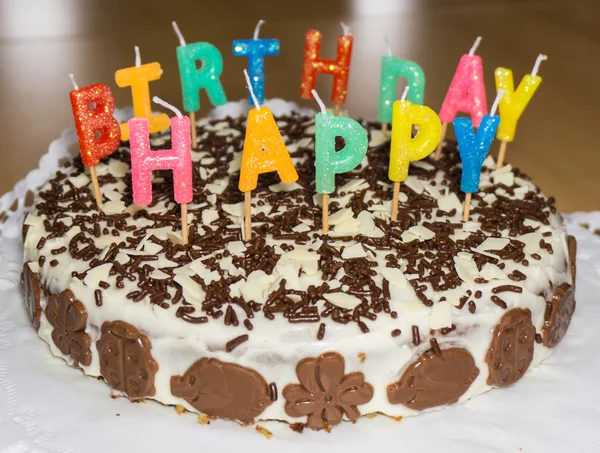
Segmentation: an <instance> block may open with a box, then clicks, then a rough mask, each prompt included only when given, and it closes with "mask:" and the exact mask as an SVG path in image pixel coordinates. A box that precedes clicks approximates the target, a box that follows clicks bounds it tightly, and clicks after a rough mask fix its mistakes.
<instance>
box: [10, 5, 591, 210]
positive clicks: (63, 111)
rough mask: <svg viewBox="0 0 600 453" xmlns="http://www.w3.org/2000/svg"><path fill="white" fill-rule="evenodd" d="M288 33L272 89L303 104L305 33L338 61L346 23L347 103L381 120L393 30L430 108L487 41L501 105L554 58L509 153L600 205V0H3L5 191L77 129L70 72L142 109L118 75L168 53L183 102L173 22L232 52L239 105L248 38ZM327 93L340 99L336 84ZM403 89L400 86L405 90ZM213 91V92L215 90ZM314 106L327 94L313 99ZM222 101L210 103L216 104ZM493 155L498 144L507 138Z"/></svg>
mask: <svg viewBox="0 0 600 453" xmlns="http://www.w3.org/2000/svg"><path fill="white" fill-rule="evenodd" d="M261 18H262V19H265V20H266V23H265V24H264V25H263V28H262V31H261V36H263V37H274V38H278V39H279V40H280V43H281V53H280V55H279V56H277V57H268V58H267V60H266V68H267V69H266V71H267V75H266V79H267V84H266V95H267V97H282V98H284V99H288V100H294V101H299V96H298V94H299V90H300V75H301V65H302V52H303V46H304V33H305V32H306V30H308V29H310V28H316V29H319V30H321V31H322V32H323V34H324V44H323V49H322V52H323V55H325V56H327V55H329V56H331V57H333V55H334V52H335V45H336V38H337V36H338V35H339V34H340V32H341V28H340V26H339V22H340V21H344V22H346V23H347V24H349V25H350V26H351V27H352V31H353V34H354V36H355V45H354V54H353V57H352V70H351V75H350V84H349V95H348V103H347V106H346V107H347V108H348V111H349V114H350V115H351V116H353V117H366V118H374V117H375V114H376V109H377V96H378V83H379V64H380V58H381V55H382V54H383V53H384V52H385V44H384V35H387V36H388V37H389V40H390V42H391V45H392V49H393V51H394V53H395V54H396V55H398V56H400V57H402V58H407V59H412V60H415V61H417V62H418V63H419V64H420V65H421V66H422V67H423V69H424V71H425V74H426V76H427V87H426V96H425V102H426V104H428V105H430V106H432V107H433V108H434V109H436V110H437V109H439V106H440V105H441V102H442V99H443V97H444V94H445V91H446V89H447V87H448V84H449V83H450V80H451V78H452V75H453V73H454V70H455V68H456V64H457V62H458V59H459V58H460V56H461V54H463V53H465V52H467V51H468V49H469V48H470V46H471V44H472V42H473V40H474V38H475V37H476V36H477V35H482V36H483V42H482V43H481V46H480V48H479V51H478V53H479V54H480V55H481V56H482V57H483V61H484V69H485V76H486V80H485V81H486V85H487V89H488V99H490V100H491V99H493V97H494V95H495V88H494V82H493V71H494V69H495V68H496V67H498V66H506V67H509V68H511V69H512V70H513V71H514V73H515V77H516V79H517V80H520V78H521V77H522V75H523V74H525V73H528V72H530V70H531V67H532V65H533V62H534V60H535V58H536V56H537V54H538V53H540V52H541V53H546V54H548V55H549V60H548V61H547V62H544V63H543V64H542V67H541V71H540V74H541V75H542V76H543V78H544V82H543V84H542V86H541V87H540V89H539V91H538V93H537V94H536V95H535V98H534V99H533V101H532V103H531V104H530V106H529V107H528V109H527V111H526V112H525V114H524V116H523V118H522V120H521V121H520V123H519V129H518V132H517V139H516V141H515V142H514V143H512V144H511V145H510V147H509V153H508V160H509V162H510V163H512V164H513V165H515V166H518V167H520V168H521V169H523V170H524V171H525V172H527V173H529V174H530V175H531V176H532V177H533V179H534V181H535V182H536V183H538V184H539V185H540V186H541V187H542V189H543V191H544V192H545V193H546V194H547V195H554V196H555V197H556V198H557V199H558V206H559V208H560V209H561V210H563V211H576V210H599V209H600V178H599V177H598V176H597V175H598V171H599V169H600V150H599V149H597V140H596V139H595V137H596V134H598V133H599V132H600V121H599V120H598V116H597V113H596V112H597V110H598V106H599V101H600V82H599V78H600V76H599V72H600V58H599V57H600V32H598V28H597V27H598V25H597V24H598V23H600V2H598V0H570V1H566V0H453V1H450V0H353V1H342V0H304V1H296V2H292V1H282V0H264V1H262V0H254V1H243V0H239V1H233V0H226V1H211V2H208V1H200V0H197V1H194V2H191V1H189V2H183V1H164V0H127V1H123V0H86V1H81V0H52V1H48V0H0V106H1V107H0V124H2V132H3V134H4V137H3V140H2V146H1V147H0V159H1V161H2V165H1V166H0V193H4V192H5V191H8V190H10V189H11V187H12V186H13V185H14V184H15V183H16V182H17V181H18V180H19V179H21V178H23V177H24V176H25V175H26V174H27V172H28V171H29V170H31V169H33V168H35V167H36V166H37V162H38V160H39V158H40V156H41V155H42V154H43V153H44V152H45V151H46V150H47V148H48V145H49V143H50V141H51V140H52V139H53V138H55V137H57V136H58V134H59V133H60V131H61V130H62V129H63V128H66V127H71V126H72V124H73V119H72V117H71V111H70V103H69V98H68V92H69V90H70V89H71V85H70V82H69V79H68V78H67V74H68V73H70V72H73V73H74V74H75V75H76V78H77V80H78V82H79V84H80V85H82V86H83V85H86V84H89V83H94V82H104V83H107V84H108V85H110V86H111V87H112V88H113V90H114V92H115V96H116V101H117V104H118V105H120V106H126V105H129V104H130V103H131V98H130V92H129V89H119V88H117V87H116V85H115V82H114V72H115V70H117V69H120V68H124V67H128V66H131V65H133V62H134V52H133V46H134V45H138V46H140V49H141V55H142V61H146V62H150V61H159V62H160V63H161V65H162V67H163V69H164V74H163V77H162V78H161V79H160V80H159V81H157V82H153V83H152V84H151V93H152V94H153V95H158V96H160V97H162V98H163V99H165V100H167V101H169V102H172V103H174V104H175V105H178V106H180V105H181V92H180V84H179V75H178V70H177V61H176V56H175V47H176V46H177V45H178V41H177V38H176V37H175V34H174V33H173V30H172V28H171V20H177V22H178V24H179V26H180V28H181V30H182V32H183V33H184V35H185V36H186V39H187V40H188V42H195V41H209V42H211V43H213V44H214V45H216V46H217V47H218V48H219V49H220V50H221V52H222V54H223V57H224V61H225V71H224V74H223V77H222V81H223V85H224V87H225V90H226V92H227V95H228V97H229V99H232V100H236V99H240V98H242V97H244V96H246V89H245V86H244V80H243V76H242V69H243V68H244V67H245V65H246V59H244V58H236V57H234V56H233V55H232V51H231V43H232V41H233V40H234V39H236V38H250V37H251V36H252V33H253V30H254V26H255V24H256V22H257V20H258V19H261ZM317 89H318V90H319V92H320V93H321V95H322V97H324V98H325V99H328V98H329V93H330V90H331V78H330V77H323V76H320V77H319V81H318V85H317ZM399 89H400V88H399ZM203 96H204V95H203ZM301 103H302V104H303V105H311V106H313V107H316V106H315V105H314V102H301ZM208 109H209V105H208V101H207V99H206V97H205V96H204V97H203V98H202V112H200V115H203V114H205V113H206V112H207V111H208ZM493 152H494V153H495V152H497V144H495V145H494V150H493Z"/></svg>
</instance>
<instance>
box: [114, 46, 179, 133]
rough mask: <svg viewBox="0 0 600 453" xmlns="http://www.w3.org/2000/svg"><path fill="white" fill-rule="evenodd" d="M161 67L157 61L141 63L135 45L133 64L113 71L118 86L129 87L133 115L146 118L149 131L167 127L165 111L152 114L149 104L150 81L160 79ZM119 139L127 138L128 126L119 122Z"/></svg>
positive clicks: (167, 119) (162, 129)
mask: <svg viewBox="0 0 600 453" xmlns="http://www.w3.org/2000/svg"><path fill="white" fill-rule="evenodd" d="M161 75H162V69H161V67H160V64H159V63H156V62H155V63H147V64H141V58H140V49H139V47H138V46H135V66H133V67H131V68H125V69H119V70H118V71H117V72H115V81H116V82H117V85H118V86H119V87H120V88H123V87H131V97H132V99H133V116H135V117H136V118H146V119H147V120H148V129H149V131H150V132H151V133H153V132H160V131H164V130H165V129H168V128H169V116H168V115H167V114H166V113H159V114H157V115H152V107H151V105H150V86H149V84H150V82H152V81H153V80H158V79H160V76H161ZM121 140H124V141H126V140H129V126H128V124H127V123H123V124H121Z"/></svg>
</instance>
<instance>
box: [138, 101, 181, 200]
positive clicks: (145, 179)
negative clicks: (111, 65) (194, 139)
mask: <svg viewBox="0 0 600 453" xmlns="http://www.w3.org/2000/svg"><path fill="white" fill-rule="evenodd" d="M128 124H129V128H130V131H131V139H130V146H131V180H132V183H133V202H134V203H135V204H136V205H138V206H147V205H149V204H150V203H152V171H154V170H172V171H173V187H174V191H175V201H177V203H189V202H191V201H192V154H191V143H190V119H189V118H188V117H187V116H182V115H181V113H180V112H178V115H177V117H174V118H171V143H172V148H171V149H169V150H161V151H151V149H150V137H149V135H148V133H149V125H148V119H146V118H132V119H130V120H129V122H128Z"/></svg>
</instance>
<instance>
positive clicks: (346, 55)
mask: <svg viewBox="0 0 600 453" xmlns="http://www.w3.org/2000/svg"><path fill="white" fill-rule="evenodd" d="M342 27H343V29H344V34H342V35H341V36H340V37H339V38H338V44H337V56H336V59H335V60H327V59H324V58H321V57H319V52H320V49H321V39H322V35H321V32H320V31H318V30H310V31H308V32H307V33H306V41H305V44H304V63H303V66H302V85H301V89H300V96H301V97H302V98H304V99H311V98H312V91H313V90H314V89H315V86H316V84H317V73H318V72H320V73H322V74H332V75H333V90H332V92H331V100H332V101H333V103H334V104H336V106H339V105H340V104H343V103H344V102H346V94H347V89H348V73H349V72H350V60H351V57H352V42H353V40H352V35H350V32H349V29H348V27H347V26H346V25H344V24H342Z"/></svg>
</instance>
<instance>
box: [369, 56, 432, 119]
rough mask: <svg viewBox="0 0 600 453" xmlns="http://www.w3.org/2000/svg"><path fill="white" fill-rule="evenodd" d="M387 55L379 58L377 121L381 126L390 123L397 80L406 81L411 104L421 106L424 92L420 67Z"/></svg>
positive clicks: (423, 77) (412, 62)
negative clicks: (402, 79) (379, 77)
mask: <svg viewBox="0 0 600 453" xmlns="http://www.w3.org/2000/svg"><path fill="white" fill-rule="evenodd" d="M389 53H390V55H384V56H383V57H382V58H381V79H380V82H379V108H378V109H377V121H379V122H380V123H382V124H387V123H391V122H392V105H393V104H394V101H395V100H396V85H397V83H398V78H400V77H402V78H405V79H406V86H408V87H410V91H409V93H408V98H407V99H408V100H409V101H410V102H411V103H412V104H423V96H424V92H425V74H424V73H423V70H422V69H421V67H420V66H419V65H418V64H417V63H415V62H414V61H409V60H401V59H400V58H398V57H395V56H394V55H391V52H389ZM436 116H437V115H436Z"/></svg>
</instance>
